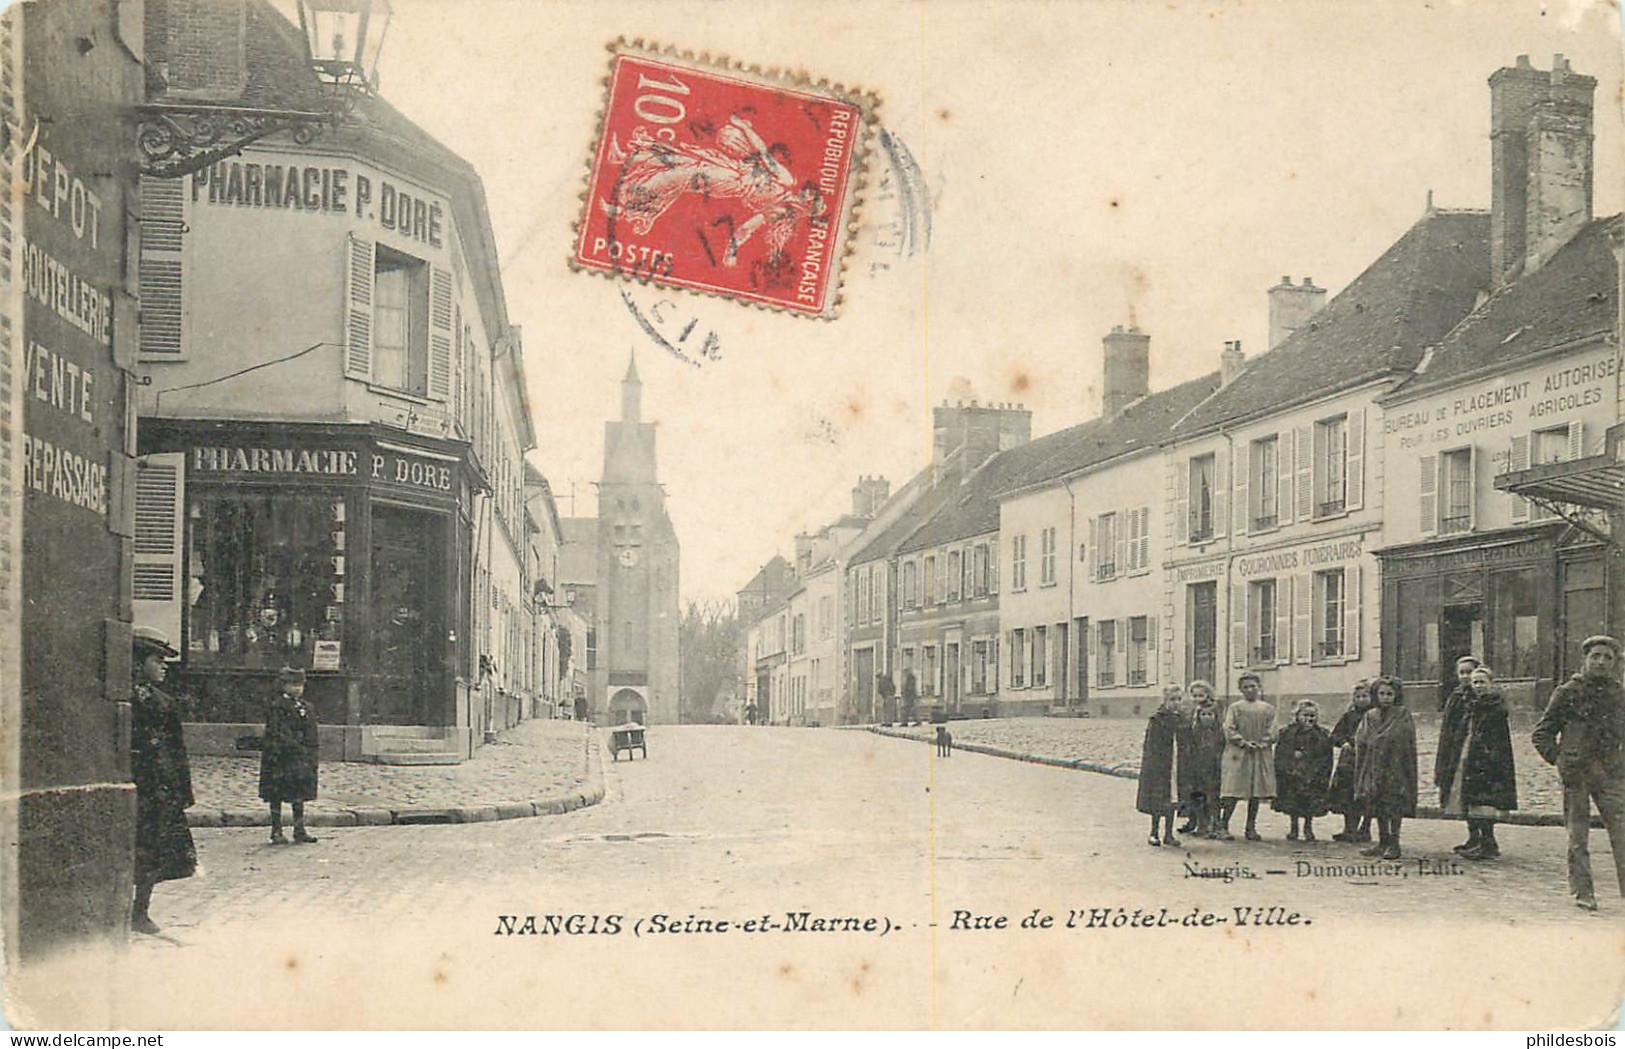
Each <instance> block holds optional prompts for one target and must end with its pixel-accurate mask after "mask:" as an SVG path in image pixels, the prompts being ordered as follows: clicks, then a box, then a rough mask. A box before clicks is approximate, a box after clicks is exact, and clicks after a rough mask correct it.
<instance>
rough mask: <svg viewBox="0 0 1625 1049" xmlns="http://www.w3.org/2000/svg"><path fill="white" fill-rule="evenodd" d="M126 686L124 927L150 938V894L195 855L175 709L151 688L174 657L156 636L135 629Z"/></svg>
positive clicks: (184, 870) (189, 871)
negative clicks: (131, 824)
mask: <svg viewBox="0 0 1625 1049" xmlns="http://www.w3.org/2000/svg"><path fill="white" fill-rule="evenodd" d="M130 654H131V657H132V663H133V667H132V669H133V671H134V681H133V682H132V685H131V689H130V778H131V779H133V780H134V781H135V900H134V902H133V903H132V905H131V907H130V928H132V929H134V930H135V931H136V932H141V933H146V934H147V935H149V936H150V935H152V934H154V933H156V932H157V931H158V926H157V924H156V923H154V922H153V920H152V918H151V917H149V916H148V914H147V906H148V904H150V903H151V902H152V888H153V886H154V885H157V884H158V883H159V882H161V881H172V880H174V879H176V878H190V877H191V876H192V875H193V874H194V873H196V871H197V849H196V847H195V846H194V845H193V843H192V832H191V831H190V830H189V829H188V828H187V826H186V809H187V807H188V806H190V805H191V804H192V800H193V799H192V767H191V764H190V763H189V762H188V761H187V759H186V740H185V739H184V738H183V736H182V735H181V714H180V708H179V705H178V704H177V703H176V702H175V700H174V699H172V698H171V697H170V696H169V695H167V694H165V693H164V691H163V690H162V689H160V688H159V687H158V686H159V685H161V684H163V683H164V677H165V674H166V673H167V670H166V668H165V665H164V660H166V659H173V658H175V657H177V656H179V655H180V653H179V652H178V651H176V649H175V646H173V645H171V644H170V643H169V639H168V638H167V637H165V636H164V635H163V633H162V632H161V631H159V630H157V629H154V628H153V627H148V626H138V627H136V628H135V630H134V634H133V636H132V643H131V646H130Z"/></svg>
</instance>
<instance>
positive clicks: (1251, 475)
mask: <svg viewBox="0 0 1625 1049" xmlns="http://www.w3.org/2000/svg"><path fill="white" fill-rule="evenodd" d="M1280 469H1281V440H1280V437H1279V436H1277V435H1276V434H1271V435H1270V436H1268V437H1263V438H1260V439H1259V440H1256V441H1254V442H1253V443H1252V446H1251V448H1250V450H1249V454H1248V460H1247V497H1248V503H1249V505H1248V510H1247V513H1248V516H1249V517H1250V518H1251V519H1252V520H1251V522H1250V526H1251V530H1252V531H1254V532H1262V531H1265V530H1267V529H1270V528H1274V527H1275V526H1276V525H1278V524H1280V523H1281V503H1280V488H1279V487H1278V485H1277V480H1278V478H1279V476H1280ZM1238 472H1239V471H1238Z"/></svg>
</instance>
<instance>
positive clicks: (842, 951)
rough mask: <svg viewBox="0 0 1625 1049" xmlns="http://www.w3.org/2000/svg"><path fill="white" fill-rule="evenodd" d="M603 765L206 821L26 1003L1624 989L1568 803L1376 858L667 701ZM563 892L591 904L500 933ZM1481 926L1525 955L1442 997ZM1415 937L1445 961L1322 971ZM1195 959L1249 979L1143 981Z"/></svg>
mask: <svg viewBox="0 0 1625 1049" xmlns="http://www.w3.org/2000/svg"><path fill="white" fill-rule="evenodd" d="M604 770H605V784H606V791H607V793H606V797H605V799H604V801H603V803H602V804H599V805H597V806H594V807H590V808H585V809H581V810H578V811H574V812H570V813H568V814H565V815H559V816H547V817H541V818H535V819H522V820H508V821H503V822H490V823H477V824H469V825H460V826H389V827H356V828H333V829H327V830H324V831H322V834H321V837H322V840H321V842H320V843H319V844H317V845H314V846H310V847H308V848H300V847H288V848H273V847H270V846H268V845H266V844H265V843H264V841H263V837H264V831H263V830H261V829H258V828H225V829H200V830H197V831H196V832H195V834H196V838H197V842H198V846H199V853H200V857H201V859H202V862H203V866H204V872H203V873H201V874H200V875H199V876H198V877H195V878H192V879H189V880H186V881H182V882H170V883H165V884H162V885H160V886H159V888H158V891H157V893H156V895H155V897H154V901H153V917H154V918H155V919H156V920H157V922H158V923H159V924H160V925H161V926H163V927H164V932H163V934H162V935H160V936H157V937H137V938H135V939H134V940H133V941H132V943H131V946H130V947H129V949H128V950H127V951H125V952H123V953H122V954H121V955H119V956H117V957H114V958H111V959H105V958H104V959H98V960H94V961H85V960H77V964H79V965H81V966H83V965H91V966H93V968H92V970H91V971H90V972H88V973H87V972H85V971H83V970H82V969H81V970H79V971H76V972H72V973H69V974H64V973H63V971H62V970H61V968H60V967H58V968H55V969H53V970H50V971H47V970H44V969H42V970H39V971H37V972H35V973H31V974H27V975H28V977H29V981H30V982H29V983H27V984H26V985H25V996H26V1000H28V1001H31V1002H33V1003H35V1015H36V1017H37V1018H38V1019H39V1020H41V1021H42V1022H43V1023H45V1024H46V1025H47V1026H49V1025H52V1022H53V1021H54V1025H56V1026H76V1027H87V1026H95V1025H97V1024H98V1023H117V1024H118V1025H120V1026H130V1027H138V1028H139V1027H150V1028H173V1027H182V1026H185V1027H202V1028H208V1027H216V1026H239V1025H247V1026H270V1027H284V1026H286V1027H323V1026H341V1027H345V1026H368V1025H386V1026H396V1027H419V1026H422V1027H448V1026H449V1027H476V1028H477V1027H506V1026H527V1027H528V1026H541V1027H558V1026H564V1027H569V1026H589V1027H591V1026H627V1025H631V1026H649V1025H657V1026H679V1027H697V1026H705V1027H759V1026H790V1027H824V1026H830V1025H840V1026H875V1027H894V1026H922V1025H925V1026H928V1025H932V1024H940V1025H943V1026H971V1027H977V1026H995V1025H1005V1026H1007V1025H1014V1026H1055V1025H1060V1024H1069V1023H1070V1024H1083V1025H1085V1026H1123V1025H1143V1024H1146V1023H1153V1024H1176V1025H1177V1024H1181V1023H1188V1024H1192V1025H1197V1026H1213V1025H1217V1026H1223V1027H1234V1026H1246V1025H1247V1023H1248V1022H1249V1018H1251V1017H1256V1016H1257V1015H1259V1013H1258V1010H1264V1009H1273V1010H1274V1011H1273V1012H1270V1013H1269V1014H1268V1015H1271V1016H1275V1017H1280V1016H1281V1015H1282V1014H1281V1013H1280V1012H1279V1007H1280V1002H1281V1001H1283V1000H1294V999H1295V1000H1300V1001H1304V1002H1306V1003H1307V1005H1306V1008H1305V1009H1304V1010H1303V1011H1300V1012H1295V1013H1294V1014H1293V1016H1292V1022H1293V1023H1295V1024H1301V1025H1304V1026H1310V1027H1314V1026H1335V1025H1355V1026H1368V1027H1369V1026H1377V1027H1381V1026H1404V1025H1407V1024H1408V1023H1422V1024H1425V1025H1437V1024H1447V1025H1453V1026H1465V1027H1476V1026H1484V1025H1494V1026H1524V1027H1542V1026H1553V1025H1568V1026H1573V1025H1582V1026H1583V1025H1589V1024H1594V1023H1597V1022H1600V1021H1601V1020H1602V1019H1603V1018H1604V1017H1605V1016H1606V1015H1607V1013H1608V1012H1609V1011H1610V1010H1611V1009H1612V1008H1613V1006H1614V1004H1615V1002H1616V1001H1617V988H1618V985H1619V975H1620V974H1619V971H1618V970H1619V964H1620V963H1619V952H1618V943H1619V932H1620V920H1621V918H1622V917H1625V902H1622V901H1621V900H1620V898H1619V897H1618V895H1617V894H1616V893H1615V891H1614V883H1613V878H1612V875H1611V874H1610V873H1608V872H1607V870H1606V859H1605V858H1604V857H1605V856H1606V850H1605V847H1602V846H1601V843H1600V842H1599V843H1598V846H1596V847H1594V850H1593V851H1594V853H1596V855H1597V860H1598V876H1599V883H1600V884H1599V888H1600V889H1601V893H1600V895H1601V897H1602V900H1603V910H1602V911H1601V913H1600V914H1584V913H1581V912H1579V911H1577V910H1576V909H1575V908H1574V907H1573V906H1572V904H1571V903H1570V902H1569V899H1568V897H1567V895H1566V894H1565V892H1564V888H1563V858H1562V853H1563V838H1562V832H1561V830H1559V829H1556V828H1539V827H1509V828H1506V829H1505V833H1504V834H1503V835H1502V842H1503V848H1504V850H1505V854H1506V855H1505V858H1504V859H1503V860H1501V861H1500V862H1497V863H1494V864H1478V865H1474V864H1469V863H1466V862H1457V863H1452V862H1451V861H1450V860H1449V859H1447V857H1449V856H1450V852H1449V848H1450V846H1451V845H1454V844H1455V843H1456V842H1457V841H1458V840H1460V833H1461V828H1460V825H1459V824H1454V823H1444V822H1439V821H1419V822H1416V823H1408V824H1407V825H1406V828H1405V847H1406V852H1407V858H1406V859H1405V860H1403V861H1401V862H1399V863H1397V864H1392V865H1388V866H1386V867H1381V868H1373V867H1372V866H1371V865H1370V864H1368V863H1366V861H1363V860H1362V859H1361V858H1360V857H1359V856H1357V855H1356V852H1355V850H1354V849H1353V848H1351V847H1348V846H1342V845H1336V844H1331V843H1317V844H1314V845H1304V844H1299V843H1292V844H1289V843H1287V842H1285V841H1282V840H1281V836H1282V832H1283V830H1284V827H1282V826H1279V825H1278V824H1279V823H1280V822H1281V820H1280V818H1279V817H1275V816H1273V815H1269V816H1266V817H1265V818H1264V819H1263V820H1262V821H1261V825H1262V828H1263V830H1264V832H1265V836H1266V838H1267V839H1269V840H1266V841H1264V842H1262V843H1259V844H1252V845H1249V844H1246V843H1243V842H1235V843H1217V842H1207V841H1194V840H1192V841H1190V842H1188V843H1187V847H1186V848H1185V849H1170V848H1160V849H1151V848H1148V847H1147V846H1146V844H1145V827H1144V825H1143V823H1142V817H1141V816H1140V815H1139V814H1138V813H1136V812H1135V811H1134V790H1135V784H1134V782H1133V781H1131V780H1127V779H1119V778H1113V777H1108V776H1101V775H1094V774H1090V773H1084V772H1077V771H1070V770H1063V769H1055V768H1048V767H1042V766H1036V765H1030V764H1024V763H1020V762H1013V761H1009V760H1003V759H998V758H992V757H986V756H981V755H976V754H970V753H957V754H955V755H953V757H952V758H950V759H940V758H937V757H935V755H934V751H933V749H932V748H930V747H925V746H920V745H919V744H917V743H911V742H907V741H903V740H895V739H888V738H883V737H879V736H875V735H873V734H870V733H866V732H846V731H818V730H802V729H784V728H742V727H682V728H660V727H657V728H654V729H651V730H650V732H649V757H648V759H647V760H644V759H641V758H640V759H638V760H636V761H632V762H626V761H622V762H620V763H606V764H605V766H604ZM324 774H325V769H324ZM1355 865H1358V866H1355ZM1238 908H1240V909H1242V910H1238ZM1271 908H1274V909H1273V910H1271ZM802 911H806V912H808V918H807V921H808V923H809V924H808V926H807V929H806V931H792V928H793V927H794V926H795V925H796V920H795V919H792V918H790V917H789V915H794V914H797V913H799V912H802ZM1035 912H1036V917H1035ZM1136 912H1138V914H1139V918H1138V919H1136V918H1135V914H1136ZM548 915H555V916H570V915H578V916H580V917H579V918H577V919H575V920H574V922H572V923H571V924H570V925H569V926H568V927H567V928H573V929H575V930H576V931H577V934H569V933H567V932H562V933H557V934H549V935H528V934H520V935H506V934H504V930H507V931H511V932H518V933H524V932H525V930H526V926H525V924H524V919H525V918H526V917H527V916H533V917H534V918H535V919H536V922H537V923H538V924H537V925H536V926H535V928H536V929H537V931H541V930H544V929H547V928H549V926H548V924H547V922H548V919H547V917H546V916H548ZM1293 915H1296V917H1293ZM503 916H509V917H508V918H504V917H503ZM657 916H665V918H664V919H660V918H657ZM764 916H766V918H767V921H766V922H765V923H760V922H759V920H760V919H762V918H763V917H764ZM1045 916H1047V917H1048V918H1049V919H1050V920H1051V921H1052V924H1051V925H1049V926H1048V927H1039V928H1028V929H1023V928H1021V924H1022V922H1023V919H1024V918H1026V919H1030V920H1032V922H1033V923H1034V924H1038V925H1042V921H1043V918H1044V917H1045ZM1204 916H1209V917H1206V918H1204ZM820 917H825V918H833V919H844V918H847V917H853V918H857V919H859V920H866V919H869V918H873V919H875V926H876V927H875V928H874V929H872V930H870V931H845V932H823V933H817V932H814V931H812V930H813V929H815V928H817V925H816V924H814V923H815V921H816V919H818V918H820ZM1000 918H1002V919H1003V923H1002V927H1001V926H1000V922H999V919H1000ZM1221 919H1222V921H1221ZM558 920H560V921H562V920H563V918H562V917H560V918H559V919H558ZM702 920H711V921H717V920H727V921H729V922H731V923H733V924H732V925H731V927H730V928H729V929H728V930H727V931H710V932H699V931H696V930H697V929H698V928H699V924H698V923H699V922H700V921H702ZM1182 920H1189V921H1198V922H1200V921H1204V920H1207V921H1211V922H1212V923H1213V924H1211V925H1210V926H1208V927H1207V928H1185V927H1181V926H1180V924H1179V923H1180V922H1181V921H1182ZM747 921H758V922H759V924H758V925H757V926H756V927H754V928H752V929H750V930H749V931H747V930H746V929H745V928H744V927H743V923H745V922H747ZM1164 921H1166V922H1169V923H1171V924H1170V925H1168V926H1162V925H1161V924H1160V923H1161V922H1164ZM1261 921H1263V922H1268V924H1258V922H1261ZM1137 922H1150V923H1152V924H1150V925H1149V926H1140V925H1138V924H1136V923H1137ZM685 923H687V924H685ZM1091 923H1093V925H1094V927H1090V926H1091ZM672 925H676V926H678V927H679V928H680V929H685V930H686V934H685V933H684V932H675V933H674V932H663V931H660V930H661V928H662V926H664V927H670V926H672ZM763 925H765V926H766V927H767V929H766V931H763ZM1069 925H1070V926H1072V927H1071V928H1069V927H1068V926H1069ZM972 926H977V927H978V928H971V927H972ZM887 930H889V931H887ZM555 931H556V930H555ZM1486 951H1494V952H1499V953H1500V954H1502V955H1503V956H1507V957H1513V956H1515V957H1519V958H1520V959H1523V971H1524V972H1526V973H1528V974H1530V982H1529V983H1528V984H1527V985H1525V986H1520V987H1517V988H1500V989H1497V990H1495V992H1494V993H1488V994H1483V995H1478V994H1475V995H1463V996H1461V999H1460V1000H1459V1001H1456V1000H1441V999H1440V998H1439V996H1438V994H1437V988H1439V987H1441V986H1456V985H1458V984H1457V983H1456V982H1454V981H1460V982H1461V983H1460V985H1462V986H1466V985H1467V984H1468V983H1469V982H1470V981H1471V980H1472V979H1473V978H1474V973H1475V959H1476V958H1478V957H1481V956H1482V954H1483V952H1486ZM1509 952H1510V953H1509ZM1417 954H1420V955H1422V956H1425V957H1426V958H1427V965H1428V967H1429V969H1430V972H1431V973H1432V975H1433V978H1431V979H1429V980H1427V981H1423V982H1420V983H1415V982H1407V981H1404V980H1384V981H1383V982H1382V994H1381V995H1380V996H1376V995H1373V994H1362V995H1337V996H1327V997H1326V998H1324V999H1320V1000H1318V1001H1317V1000H1316V996H1317V995H1319V994H1321V993H1323V992H1325V991H1326V989H1327V988H1329V987H1332V986H1334V985H1335V983H1336V981H1337V980H1340V979H1346V974H1347V973H1348V972H1351V971H1361V970H1360V966H1363V965H1372V966H1378V965H1387V966H1389V967H1392V966H1393V965H1395V964H1396V960H1398V959H1403V958H1407V957H1411V956H1413V955H1417ZM63 964H64V965H66V964H68V963H67V962H66V961H65V962H64V963H63ZM1191 971H1197V972H1203V973H1207V974H1209V976H1211V977H1212V978H1214V979H1218V978H1221V977H1222V980H1223V982H1224V984H1225V986H1226V988H1227V990H1226V993H1225V994H1224V995H1220V996H1214V997H1213V999H1212V1000H1211V1001H1204V1002H1203V1003H1202V1005H1201V1008H1200V1009H1199V1010H1191V1009H1184V1010H1182V1011H1180V1012H1179V1013H1166V1014H1161V1015H1157V1016H1154V1017H1153V1016H1149V1015H1146V1014H1144V1013H1143V1012H1141V1011H1140V1010H1141V1009H1142V1007H1143V1004H1144V1002H1145V1001H1146V1000H1147V996H1146V995H1145V994H1144V993H1142V991H1143V988H1145V987H1147V986H1148V985H1150V984H1154V983H1156V982H1157V981H1162V980H1168V981H1172V982H1173V984H1176V985H1179V986H1184V985H1185V984H1186V982H1187V978H1186V977H1185V976H1183V975H1181V974H1183V973H1188V972H1191ZM86 988H96V990H95V991H87V990H86ZM1173 997H1177V996H1174V995H1173V994H1172V992H1170V1000H1172V999H1173ZM1376 1002H1381V1003H1382V1004H1381V1010H1382V1011H1381V1012H1374V1011H1373V1010H1375V1009H1377V1008H1378V1007H1377V1005H1375V1004H1374V1003H1376ZM58 1010H61V1011H60V1012H59V1011H58ZM87 1011H88V1012H87ZM70 1018H71V1019H72V1022H71V1023H69V1022H67V1020H68V1019H70Z"/></svg>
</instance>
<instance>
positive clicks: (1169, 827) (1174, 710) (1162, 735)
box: [1134, 688, 1185, 846]
mask: <svg viewBox="0 0 1625 1049" xmlns="http://www.w3.org/2000/svg"><path fill="white" fill-rule="evenodd" d="M1181 698H1183V696H1182V692H1181V691H1180V690H1179V689H1177V688H1168V689H1164V690H1163V693H1162V702H1161V704H1159V705H1158V706H1157V709H1156V710H1154V711H1152V713H1151V719H1150V720H1149V721H1147V722H1146V725H1145V740H1144V742H1143V743H1142V744H1141V746H1140V789H1139V791H1138V793H1137V794H1136V796H1135V800H1134V807H1135V808H1137V809H1139V810H1140V811H1141V812H1143V813H1145V814H1146V815H1148V816H1150V817H1151V836H1150V837H1148V838H1146V844H1147V845H1173V846H1178V845H1179V844H1180V841H1179V839H1178V838H1177V837H1175V836H1174V814H1175V813H1176V812H1178V811H1179V804H1178V801H1177V800H1176V799H1177V798H1178V780H1177V779H1175V774H1174V772H1175V770H1174V764H1175V760H1176V753H1177V750H1178V741H1179V735H1180V732H1181V730H1182V729H1183V727H1184V726H1183V722H1184V720H1185V715H1184V711H1183V710H1182V708H1181V707H1180V700H1181ZM1164 829H1166V833H1165V834H1159V833H1158V832H1159V831H1162V830H1164Z"/></svg>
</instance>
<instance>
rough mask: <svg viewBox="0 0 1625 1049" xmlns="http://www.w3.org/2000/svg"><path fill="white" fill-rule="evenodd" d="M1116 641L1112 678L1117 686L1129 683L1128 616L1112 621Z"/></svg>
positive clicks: (1113, 648) (1113, 651)
mask: <svg viewBox="0 0 1625 1049" xmlns="http://www.w3.org/2000/svg"><path fill="white" fill-rule="evenodd" d="M1112 633H1113V635H1114V637H1115V639H1116V643H1115V644H1114V645H1112V680H1113V681H1115V682H1117V687H1118V688H1122V687H1123V686H1124V685H1126V684H1128V617H1126V616H1125V617H1123V618H1122V619H1116V620H1113V621H1112Z"/></svg>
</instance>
